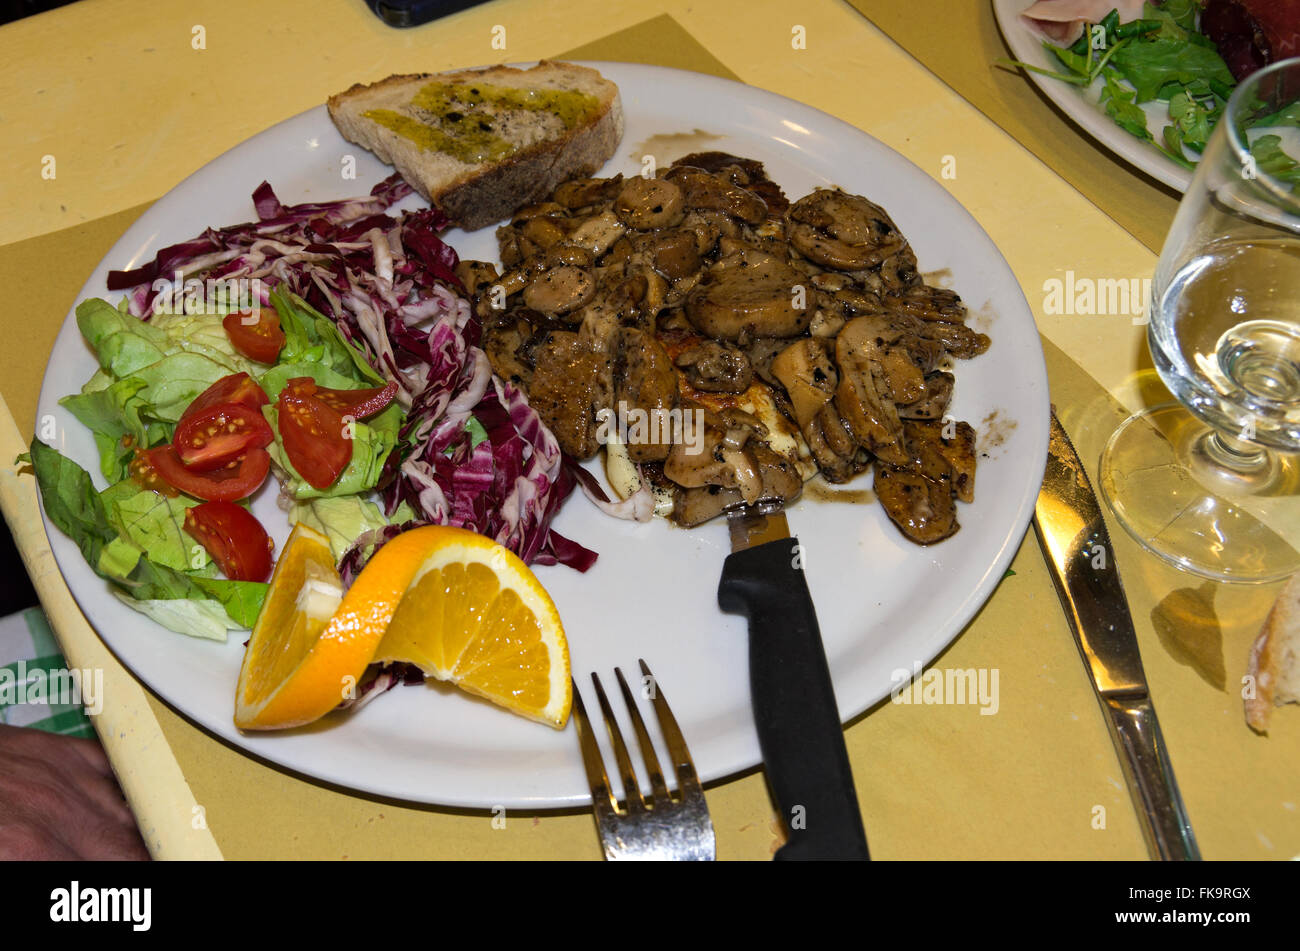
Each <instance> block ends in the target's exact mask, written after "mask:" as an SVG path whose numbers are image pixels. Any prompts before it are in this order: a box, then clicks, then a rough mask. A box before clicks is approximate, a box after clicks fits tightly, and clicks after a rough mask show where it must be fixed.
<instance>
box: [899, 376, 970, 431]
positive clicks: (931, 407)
mask: <svg viewBox="0 0 1300 951" xmlns="http://www.w3.org/2000/svg"><path fill="white" fill-rule="evenodd" d="M955 380H956V377H954V376H953V375H952V374H951V373H945V372H943V371H940V372H938V373H929V374H926V377H925V395H924V396H922V397H921V398H920V399H919V400H917V401H916V402H915V403H909V404H907V405H906V406H899V407H898V418H899V419H942V418H943V414H944V413H945V412H946V411H947V409H948V403H949V402H951V401H952V387H953V383H954V382H955ZM904 428H906V427H904Z"/></svg>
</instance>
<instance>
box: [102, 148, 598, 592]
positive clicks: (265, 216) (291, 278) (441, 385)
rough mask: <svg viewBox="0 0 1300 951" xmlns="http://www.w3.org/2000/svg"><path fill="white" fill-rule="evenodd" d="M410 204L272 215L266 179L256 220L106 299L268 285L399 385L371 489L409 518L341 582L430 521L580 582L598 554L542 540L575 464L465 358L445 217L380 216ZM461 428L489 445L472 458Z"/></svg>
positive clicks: (473, 359) (520, 403)
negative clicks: (210, 283)
mask: <svg viewBox="0 0 1300 951" xmlns="http://www.w3.org/2000/svg"><path fill="white" fill-rule="evenodd" d="M410 193H411V188H410V186H408V185H407V184H406V183H404V182H403V181H402V180H401V179H400V177H399V176H397V175H396V174H394V175H392V176H389V177H388V178H387V179H385V180H384V181H382V182H380V183H379V184H378V185H376V186H375V188H374V189H372V190H371V193H370V195H369V197H366V198H353V199H344V200H341V201H332V202H320V203H308V204H301V205H283V204H281V202H280V200H279V199H278V198H277V197H276V195H275V192H274V191H273V190H272V188H271V186H270V185H269V184H267V183H266V182H263V183H262V184H261V185H259V186H258V188H257V189H256V190H255V191H254V192H253V205H254V207H255V208H256V210H257V215H258V221H256V222H248V223H245V224H240V225H232V226H230V227H227V228H220V229H216V228H209V229H207V230H206V231H204V232H203V234H201V235H199V236H198V237H197V238H194V239H193V240H190V241H185V242H181V243H180V244H175V245H172V246H170V247H167V248H163V249H162V250H161V251H159V252H158V254H157V256H156V257H155V258H154V259H153V260H152V261H150V262H148V263H147V264H145V265H143V266H142V267H139V268H136V269H134V270H131V271H113V272H111V273H110V274H109V277H108V287H109V289H110V290H125V291H127V298H128V306H129V307H130V310H131V313H133V314H135V315H136V316H138V317H141V318H142V319H148V317H149V316H150V315H151V314H152V312H153V302H154V298H155V297H157V296H158V294H159V293H173V294H174V293H178V292H179V291H180V288H179V287H178V286H177V285H179V284H181V283H182V282H183V281H185V280H189V279H190V278H199V279H202V280H208V279H223V280H235V279H240V278H245V279H249V280H251V279H253V278H256V279H258V280H259V281H260V282H261V284H262V285H263V287H264V288H266V289H267V290H269V289H270V288H272V287H275V286H277V285H279V286H281V287H283V288H287V289H288V290H291V291H292V292H293V293H295V294H297V295H298V296H299V297H301V298H303V299H304V300H306V301H307V303H309V304H311V305H312V306H313V307H314V308H316V310H318V311H319V312H320V313H322V314H324V315H326V316H327V317H329V318H331V319H333V320H334V321H335V323H336V324H337V325H338V327H339V330H340V331H341V332H342V334H343V336H344V337H346V338H347V339H348V340H349V341H350V342H352V343H353V344H355V345H356V346H358V347H360V348H361V349H362V351H363V352H364V353H365V354H366V357H367V359H368V360H369V361H370V363H371V365H372V366H374V367H375V368H376V369H377V370H378V371H379V372H380V373H381V374H382V375H383V376H384V377H385V378H386V379H390V380H396V381H397V383H398V386H399V387H400V389H399V394H398V399H399V400H400V402H401V403H402V406H403V407H404V408H405V409H406V410H407V417H406V421H405V423H404V424H403V427H402V430H401V432H400V435H399V439H398V443H397V446H396V448H394V450H393V451H392V452H391V453H390V454H389V457H388V459H387V460H386V462H385V468H384V473H383V475H382V477H381V478H380V482H379V488H380V491H381V494H382V498H383V503H384V508H385V512H386V514H388V515H389V516H392V515H393V513H394V512H395V511H396V509H397V507H398V506H399V505H400V504H401V503H402V502H404V501H405V502H407V503H408V504H409V505H410V506H411V507H412V508H413V509H414V510H415V512H416V519H415V520H413V521H409V522H406V523H405V524H402V525H394V526H388V527H386V528H383V529H381V530H379V531H377V532H370V533H367V535H365V536H363V537H362V538H360V539H358V540H357V542H356V544H354V546H353V547H352V549H350V550H349V551H348V552H347V553H345V555H344V557H343V560H342V563H341V566H340V570H341V571H342V573H343V578H344V582H345V583H348V584H350V583H351V580H352V578H354V577H355V576H356V573H357V572H358V571H360V569H361V567H362V566H363V564H364V561H365V559H366V558H368V557H369V555H370V554H372V553H373V551H374V549H375V548H376V547H378V545H380V544H382V543H383V542H385V541H387V540H388V539H389V538H391V537H393V536H394V535H396V534H398V533H400V532H401V531H403V530H405V529H408V528H413V527H415V526H417V525H425V524H438V525H455V526H459V527H463V528H468V529H471V530H473V531H476V532H479V533H481V534H484V535H487V536H488V537H490V538H493V539H495V540H496V541H498V542H500V543H501V544H503V545H505V546H506V547H508V548H510V549H511V550H512V551H514V552H515V553H516V554H517V555H519V557H520V558H521V559H522V560H523V561H524V562H525V564H534V563H536V564H544V565H549V564H557V563H558V564H565V565H569V566H570V567H573V568H576V569H578V570H579V571H586V570H587V569H588V568H589V567H591V565H592V564H593V563H594V562H595V560H596V554H595V553H594V552H592V551H589V550H588V549H586V548H584V547H583V546H581V545H579V544H577V543H576V542H573V541H571V540H569V539H567V538H564V537H563V536H561V535H560V534H558V533H557V532H554V531H551V529H550V523H551V519H552V518H553V517H554V515H555V513H556V512H557V511H558V510H559V508H560V505H561V504H562V503H563V502H564V500H565V499H566V498H567V497H568V496H569V494H570V493H571V492H572V491H573V489H574V486H575V484H576V481H575V478H574V475H573V469H574V468H575V467H576V466H575V464H574V463H573V462H572V461H571V460H568V459H566V458H565V457H564V456H563V454H562V453H561V452H560V449H559V445H558V443H557V442H556V440H555V437H554V435H552V434H551V432H550V430H548V429H547V428H546V427H545V425H543V423H542V421H541V419H540V418H539V417H538V416H537V414H536V413H535V412H534V411H533V410H532V408H531V407H529V405H528V403H527V400H526V399H525V398H524V396H523V394H522V393H520V392H519V391H518V390H516V389H515V388H514V387H512V386H511V385H510V384H508V383H503V382H502V381H501V380H499V379H497V378H495V377H493V375H492V369H491V366H490V364H489V363H488V360H487V356H486V355H485V354H484V353H483V351H482V350H480V349H479V348H478V347H477V346H476V344H477V343H478V340H479V326H478V323H477V321H476V320H475V319H474V318H473V316H472V314H471V309H470V305H469V302H468V301H467V300H466V299H465V297H464V296H463V294H462V293H461V292H462V291H463V287H462V285H461V283H460V281H459V279H458V278H457V277H456V270H455V269H456V265H457V263H458V258H457V256H456V252H455V251H454V250H453V249H452V248H451V247H450V246H449V245H447V244H445V243H444V242H443V241H442V239H441V238H440V237H439V236H438V232H439V231H441V230H442V229H443V228H445V227H446V226H447V223H448V222H447V219H446V217H445V216H444V215H443V214H442V212H441V211H439V210H438V209H437V208H426V209H422V210H419V211H406V212H402V213H401V214H400V215H399V216H398V217H396V218H394V217H392V216H390V215H388V214H387V213H386V212H387V210H388V209H389V207H390V206H391V205H393V204H394V203H395V202H397V201H399V200H401V199H402V198H404V197H406V196H407V195H409V194H410ZM178 274H179V276H180V278H181V281H180V282H178V281H176V276H177V275H178ZM471 417H473V418H474V419H476V420H477V421H478V423H479V424H480V425H481V426H482V428H483V430H484V431H486V433H487V438H486V439H484V440H482V441H481V442H480V443H479V444H478V445H477V446H475V445H472V442H473V436H472V435H471V431H470V430H469V429H467V424H468V423H469V421H470V418H471Z"/></svg>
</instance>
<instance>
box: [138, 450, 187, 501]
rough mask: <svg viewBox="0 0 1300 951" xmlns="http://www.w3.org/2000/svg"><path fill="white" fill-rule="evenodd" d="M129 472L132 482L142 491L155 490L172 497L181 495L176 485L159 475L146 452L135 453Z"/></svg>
mask: <svg viewBox="0 0 1300 951" xmlns="http://www.w3.org/2000/svg"><path fill="white" fill-rule="evenodd" d="M127 472H129V473H130V475H131V479H132V481H134V482H135V484H136V485H138V486H140V488H142V489H153V490H154V491H155V492H161V493H162V494H163V495H170V496H176V495H178V494H179V493H178V492H177V491H176V487H175V486H174V485H172V484H171V483H170V482H168V481H167V480H165V479H164V478H163V477H162V476H160V475H159V474H158V470H157V469H156V468H154V465H153V462H152V461H151V460H150V457H149V453H148V452H147V451H146V450H143V449H137V450H136V451H135V456H134V457H133V458H132V459H131V462H130V463H129V464H128V465H127Z"/></svg>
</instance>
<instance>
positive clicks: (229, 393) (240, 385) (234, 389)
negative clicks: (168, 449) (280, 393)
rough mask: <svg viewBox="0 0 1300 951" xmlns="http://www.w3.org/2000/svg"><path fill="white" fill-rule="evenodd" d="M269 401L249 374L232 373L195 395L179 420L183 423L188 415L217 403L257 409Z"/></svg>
mask: <svg viewBox="0 0 1300 951" xmlns="http://www.w3.org/2000/svg"><path fill="white" fill-rule="evenodd" d="M269 402H271V401H270V400H269V399H267V396H266V393H265V392H264V391H263V390H262V388H261V387H260V386H258V385H257V383H256V381H254V380H253V378H252V377H251V376H249V375H248V374H247V373H232V374H230V376H223V377H222V378H221V379H219V380H218V381H217V382H216V383H213V384H212V385H211V386H210V387H208V388H207V389H206V390H204V391H203V392H202V393H200V394H199V395H198V396H196V397H195V398H194V402H193V403H191V404H190V405H189V406H187V407H186V408H185V412H184V413H182V414H181V420H180V421H181V422H182V423H183V422H185V420H186V419H187V418H188V417H190V416H193V415H195V414H197V413H201V412H203V411H204V410H205V409H208V408H209V407H212V406H216V405H217V404H219V403H238V404H239V405H240V406H248V407H251V408H252V409H259V408H260V407H263V406H265V405H266V404H267V403H269Z"/></svg>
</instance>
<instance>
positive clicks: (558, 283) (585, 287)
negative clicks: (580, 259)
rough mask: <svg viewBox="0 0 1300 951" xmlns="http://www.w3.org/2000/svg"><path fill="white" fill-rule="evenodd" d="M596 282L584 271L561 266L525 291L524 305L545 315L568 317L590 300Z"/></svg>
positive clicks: (550, 269)
mask: <svg viewBox="0 0 1300 951" xmlns="http://www.w3.org/2000/svg"><path fill="white" fill-rule="evenodd" d="M595 293H596V281H595V279H594V278H593V277H592V276H591V272H590V271H588V270H586V269H585V268H580V267H574V266H573V265H572V264H562V265H560V266H559V267H553V268H548V269H547V270H545V271H542V272H541V273H540V274H538V275H537V276H536V277H534V278H533V279H532V280H531V281H530V282H529V284H528V286H527V287H526V288H524V303H525V304H527V305H528V306H529V307H531V308H532V309H533V310H540V311H541V312H542V313H543V314H567V313H569V312H570V311H573V310H577V309H578V308H579V307H581V306H583V305H584V304H586V303H587V301H589V300H591V298H592V296H593V295H594V294H595Z"/></svg>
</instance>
